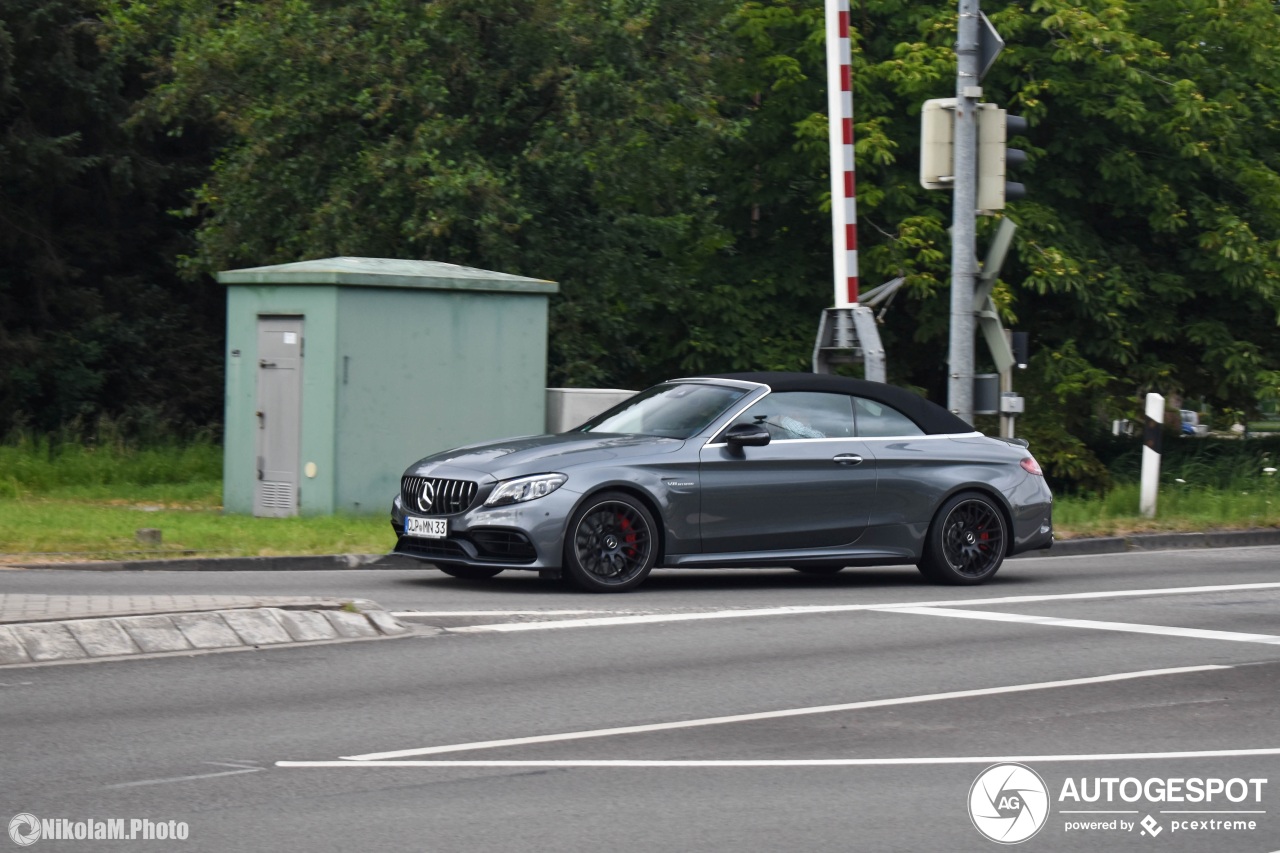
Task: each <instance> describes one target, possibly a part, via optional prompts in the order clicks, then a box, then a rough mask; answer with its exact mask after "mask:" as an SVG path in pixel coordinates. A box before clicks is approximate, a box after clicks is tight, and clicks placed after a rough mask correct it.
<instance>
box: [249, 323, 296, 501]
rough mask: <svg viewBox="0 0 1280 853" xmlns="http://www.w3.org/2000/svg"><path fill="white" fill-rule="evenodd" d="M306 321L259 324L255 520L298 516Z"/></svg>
mask: <svg viewBox="0 0 1280 853" xmlns="http://www.w3.org/2000/svg"><path fill="white" fill-rule="evenodd" d="M302 320H303V318H301V317H259V318H258V408H257V418H258V439H257V460H256V463H257V467H258V480H257V485H256V486H255V488H254V495H253V514H254V515H256V516H269V517H275V518H282V517H284V516H289V515H297V514H298V469H299V467H300V466H299V462H298V460H299V458H300V454H299V450H300V444H301V437H302Z"/></svg>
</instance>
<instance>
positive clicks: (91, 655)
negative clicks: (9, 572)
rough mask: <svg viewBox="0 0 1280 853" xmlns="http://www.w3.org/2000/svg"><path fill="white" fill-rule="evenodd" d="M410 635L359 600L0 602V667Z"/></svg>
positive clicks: (1, 597) (58, 598) (78, 598)
mask: <svg viewBox="0 0 1280 853" xmlns="http://www.w3.org/2000/svg"><path fill="white" fill-rule="evenodd" d="M409 631H410V629H409V628H408V627H407V626H406V625H404V624H403V623H402V622H400V620H398V619H396V618H395V617H394V616H392V615H391V614H390V613H387V612H386V611H384V610H383V609H382V608H381V607H379V606H378V605H377V604H376V603H374V602H372V601H366V600H363V599H360V600H355V601H338V600H336V599H327V598H311V597H282V596H252V595H31V594H21V595H9V594H0V667H5V666H32V665H36V664H47V663H77V662H85V661H90V660H113V659H119V658H125V657H134V656H138V655H164V654H195V653H199V652H210V651H227V650H231V649H246V648H260V647H262V646H287V645H300V644H306V643H322V642H335V641H344V640H363V639H377V638H380V637H389V636H396V635H399V634H406V633H409Z"/></svg>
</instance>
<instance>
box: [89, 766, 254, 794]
mask: <svg viewBox="0 0 1280 853" xmlns="http://www.w3.org/2000/svg"><path fill="white" fill-rule="evenodd" d="M263 770H266V768H265V767H246V768H244V769H243V770H224V771H222V772H221V773H200V774H197V775H195V776H171V777H169V778H168V779H144V780H142V781H141V782H124V783H122V784H119V785H107V786H106V787H107V788H108V789H110V788H142V787H145V786H147V785H168V784H170V783H172V782H194V781H196V780H197V779H216V778H217V777H219V776H239V775H240V774H242V773H261V772H262V771H263Z"/></svg>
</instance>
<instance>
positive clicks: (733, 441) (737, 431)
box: [724, 424, 769, 447]
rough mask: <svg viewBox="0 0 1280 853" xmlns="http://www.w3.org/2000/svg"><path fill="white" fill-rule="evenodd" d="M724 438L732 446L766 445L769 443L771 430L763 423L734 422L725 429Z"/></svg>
mask: <svg viewBox="0 0 1280 853" xmlns="http://www.w3.org/2000/svg"><path fill="white" fill-rule="evenodd" d="M724 440H725V441H726V442H727V443H728V444H729V446H730V447H764V446H765V445H766V444H768V443H769V430H767V429H765V428H764V426H763V425H762V424H734V425H733V426H731V427H729V428H728V429H727V430H725V433H724Z"/></svg>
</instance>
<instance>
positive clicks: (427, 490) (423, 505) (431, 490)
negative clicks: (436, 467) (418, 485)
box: [418, 480, 436, 512]
mask: <svg viewBox="0 0 1280 853" xmlns="http://www.w3.org/2000/svg"><path fill="white" fill-rule="evenodd" d="M435 502H436V487H435V486H433V485H431V481H430V480H427V481H425V482H424V483H423V484H422V494H420V495H418V509H420V510H422V511H423V512H431V505H432V504H434V503H435Z"/></svg>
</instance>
